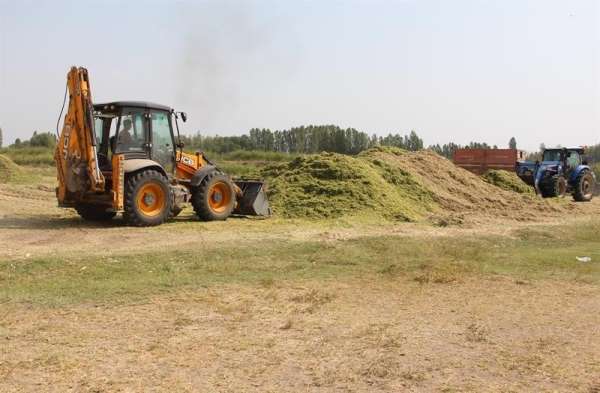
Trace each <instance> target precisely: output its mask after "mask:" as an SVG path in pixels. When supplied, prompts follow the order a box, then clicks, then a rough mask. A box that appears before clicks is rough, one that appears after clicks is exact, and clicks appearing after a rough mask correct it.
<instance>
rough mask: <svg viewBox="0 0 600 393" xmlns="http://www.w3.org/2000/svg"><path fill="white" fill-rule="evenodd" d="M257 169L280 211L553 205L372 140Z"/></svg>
mask: <svg viewBox="0 0 600 393" xmlns="http://www.w3.org/2000/svg"><path fill="white" fill-rule="evenodd" d="M262 174H263V176H264V177H265V178H266V179H267V180H268V182H269V190H270V193H269V198H270V201H271V205H272V207H273V210H274V212H275V214H277V215H279V216H283V217H288V218H299V217H314V218H328V217H329V218H331V217H341V216H345V215H359V214H375V215H377V216H381V217H383V218H391V219H400V220H405V221H417V220H421V219H426V218H430V217H444V216H452V215H456V214H457V213H474V214H478V215H484V216H503V217H509V218H514V219H519V220H520V219H524V220H525V219H531V218H534V217H536V216H538V215H540V214H543V213H544V212H554V211H557V210H558V209H560V207H558V206H556V205H553V204H551V203H548V202H546V201H542V200H540V199H539V198H536V197H535V196H534V195H528V194H521V193H517V192H513V191H507V190H504V189H502V188H501V187H498V186H496V185H494V184H490V183H488V182H486V181H484V180H483V179H482V178H481V177H479V176H477V175H474V174H472V173H470V172H468V171H466V170H464V169H462V168H459V167H457V166H455V165H454V164H453V163H452V162H450V161H449V160H447V159H445V158H443V157H441V156H439V155H438V154H436V153H434V152H431V151H419V152H408V151H404V150H401V149H396V148H387V147H377V148H373V149H370V150H367V151H365V152H363V153H361V154H359V155H358V156H346V155H341V154H335V153H322V154H316V155H310V156H304V157H299V158H297V159H295V160H293V161H291V162H289V163H285V164H279V165H274V166H271V167H268V168H266V169H265V170H263V173H262Z"/></svg>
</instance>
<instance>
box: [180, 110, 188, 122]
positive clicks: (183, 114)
mask: <svg viewBox="0 0 600 393" xmlns="http://www.w3.org/2000/svg"><path fill="white" fill-rule="evenodd" d="M181 120H183V122H184V123H185V122H186V121H187V113H185V112H181Z"/></svg>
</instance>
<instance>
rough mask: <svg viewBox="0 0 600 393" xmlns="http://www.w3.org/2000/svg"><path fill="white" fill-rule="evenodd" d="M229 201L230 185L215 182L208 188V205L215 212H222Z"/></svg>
mask: <svg viewBox="0 0 600 393" xmlns="http://www.w3.org/2000/svg"><path fill="white" fill-rule="evenodd" d="M230 203H231V187H229V184H227V183H225V182H222V181H220V182H217V183H215V184H213V185H212V186H211V187H210V189H209V190H208V205H209V206H210V208H211V209H212V210H213V211H215V212H217V213H223V212H224V211H225V210H227V207H228V206H229V204H230Z"/></svg>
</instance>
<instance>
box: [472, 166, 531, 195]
mask: <svg viewBox="0 0 600 393" xmlns="http://www.w3.org/2000/svg"><path fill="white" fill-rule="evenodd" d="M482 177H483V180H485V181H486V182H488V183H490V184H493V185H495V186H497V187H500V188H502V189H503V190H506V191H513V192H518V193H520V194H533V193H534V191H533V188H532V187H530V186H529V185H527V184H525V183H524V182H523V180H521V179H520V178H519V176H517V174H516V173H514V172H508V171H503V170H495V169H490V170H488V171H487V172H486V173H484V174H483V176H482Z"/></svg>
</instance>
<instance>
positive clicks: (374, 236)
mask: <svg viewBox="0 0 600 393" xmlns="http://www.w3.org/2000/svg"><path fill="white" fill-rule="evenodd" d="M564 203H566V204H571V202H569V201H565V202H564ZM594 217H595V218H594ZM598 217H600V200H598V199H597V200H596V201H594V202H593V203H589V204H578V206H577V207H576V208H573V209H562V211H561V212H557V213H556V215H555V216H549V215H545V216H544V217H543V218H540V219H539V220H529V221H526V222H522V221H514V220H513V221H511V220H491V219H490V218H489V216H481V217H480V216H478V215H477V213H476V212H470V213H468V214H466V215H465V216H464V219H463V220H461V223H460V224H459V225H454V224H452V223H451V222H450V223H444V224H443V225H432V224H431V223H410V224H409V223H394V222H388V221H385V222H381V221H380V220H377V219H374V218H360V219H359V218H355V219H339V220H326V221H301V220H283V219H277V218H275V219H269V220H254V219H230V220H228V221H227V222H224V223H202V222H199V221H197V220H195V219H193V217H192V215H191V212H190V211H188V210H186V211H184V213H183V214H182V216H181V217H178V219H177V220H175V221H174V222H172V223H169V224H167V225H163V226H161V227H157V228H146V229H140V228H129V227H125V226H123V225H122V224H121V223H120V221H119V220H114V221H113V222H111V223H107V224H102V225H95V224H89V223H85V222H83V221H81V220H80V219H79V218H78V217H77V216H76V215H75V214H74V213H72V212H70V211H68V210H61V209H58V208H56V207H55V199H54V194H53V180H52V178H51V177H49V176H47V177H43V178H42V179H41V180H40V181H38V182H36V183H35V184H0V274H1V275H0V287H2V290H1V291H0V295H2V296H0V340H1V341H2V344H1V345H0V392H4V391H6V392H43V391H49V392H65V391H73V392H138V391H139V392H141V391H165V392H175V391H190V392H192V391H193V392H239V391H245V392H282V391H285V392H296V391H297V392H306V391H310V392H321V391H322V392H339V391H342V392H344V391H347V392H402V391H407V392H429V391H432V392H438V391H439V392H459V391H460V392H463V391H469V392H512V391H515V392H529V391H560V392H588V393H592V392H600V339H599V337H600V267H599V266H600V247H598V246H600V233H598V231H595V230H596V229H598V228H600V226H599V224H600V219H598ZM548 228H549V229H548ZM585 228H592V229H593V230H591V231H590V230H588V231H586V230H585ZM562 241H564V242H565V247H560V244H558V245H556V243H560V242H562ZM566 243H569V247H567V246H566ZM413 244H414V245H415V247H417V245H418V247H419V248H417V250H418V252H416V251H413V250H412V248H413V247H412V245H413ZM440 244H441V245H442V246H443V247H442V246H440ZM453 244H458V245H460V247H458V248H460V249H456V248H453ZM463 244H465V245H466V246H464V247H463V246H462V245H463ZM538 244H539V246H538ZM505 245H509V247H505ZM542 245H543V246H542ZM286 247H289V248H286ZM439 247H442V248H441V249H439ZM552 247H555V248H552ZM282 249H285V250H288V249H289V250H292V251H290V252H289V255H288V253H287V251H286V252H283V251H279V250H282ZM381 249H385V250H384V251H378V250H381ZM429 249H431V250H433V251H431V252H429V251H427V250H429ZM492 249H493V250H492ZM511 249H512V251H511ZM169 250H173V252H175V251H177V253H176V255H177V258H180V259H181V261H177V263H181V264H183V263H187V262H192V259H194V257H191V256H190V255H192V256H195V255H197V256H198V258H199V259H202V258H209V257H211V256H212V257H211V258H214V256H215V255H217V256H218V255H219V254H223V255H224V256H223V259H222V260H221V259H219V260H218V261H214V263H213V261H209V262H210V263H213V264H209V265H206V266H205V265H199V266H200V267H199V268H197V269H196V270H191V271H192V272H193V274H194V275H197V276H199V277H200V276H204V277H207V280H208V281H202V282H196V281H194V280H193V278H191V279H189V281H186V282H180V281H177V277H176V276H177V275H180V276H183V275H184V273H186V274H187V272H189V271H190V270H185V269H187V268H184V267H181V266H180V265H175V262H174V261H172V259H173V258H172V257H171V256H170V255H171V253H170V251H169ZM232 250H233V251H232ZM181 252H183V254H181ZM375 252H381V254H376V255H372V254H373V253H375ZM580 253H581V255H584V254H585V255H590V256H591V257H592V261H591V262H589V263H588V265H585V266H584V265H582V264H581V263H579V264H578V262H577V261H576V259H575V257H576V256H579V255H580ZM293 254H296V255H293ZM305 255H307V257H305ZM113 257H114V258H120V259H124V261H125V262H124V265H122V266H121V265H119V266H118V267H110V268H106V267H105V265H106V263H107V262H106V260H108V259H110V258H113ZM127 258H131V260H132V261H133V259H135V258H138V259H139V258H142V259H143V263H147V265H146V266H149V267H148V269H150V268H151V267H150V266H152V269H154V267H153V266H163V267H164V268H165V269H166V270H168V271H166V272H165V273H164V274H168V275H169V276H168V277H169V279H170V280H171V281H169V282H168V283H167V284H166V285H163V286H161V288H160V290H158V289H157V290H154V289H152V288H150V289H148V288H147V287H142V286H143V285H147V286H150V284H148V283H145V280H146V278H145V277H146V276H141V277H142V278H141V279H139V280H141V281H142V282H141V283H140V282H139V280H138V281H137V284H136V285H139V286H140V287H128V285H129V284H128V283H127V282H129V281H123V280H124V279H123V277H119V280H120V281H117V284H115V285H117V286H119V285H121V286H122V288H117V289H121V290H122V291H121V292H119V291H118V290H115V289H114V288H113V287H110V288H111V289H110V290H111V291H113V292H111V296H108V297H107V296H104V295H103V294H102V293H96V292H93V291H92V292H90V294H87V295H86V296H85V297H79V295H77V294H76V293H75V292H77V291H79V287H76V288H75V290H76V291H75V292H73V287H71V286H69V285H68V283H66V282H65V281H61V280H62V278H61V277H63V275H67V277H70V276H68V275H70V274H73V276H72V278H73V283H74V284H73V285H75V284H76V285H81V290H80V292H83V291H84V290H89V288H95V287H93V285H95V283H97V282H105V281H109V280H111V279H113V278H114V277H115V276H117V275H125V276H126V277H125V279H126V280H130V281H131V282H136V281H135V278H136V275H137V274H138V273H139V272H138V273H135V274H134V273H132V271H131V270H127V269H128V267H127V261H128V260H127ZM144 258H146V259H144ZM536 258H537V259H536ZM305 259H306V260H305ZM533 259H536V260H537V261H538V262H536V263H538V264H536V265H535V266H534V265H531V266H530V265H529V264H528V262H523V263H522V265H521V261H529V260H533ZM563 259H564V261H563ZM146 260H147V262H144V261H146ZM257 261H266V262H264V265H261V263H262V262H257ZM405 261H410V263H408V262H407V264H406V265H404V264H403V263H404V262H405ZM132 263H133V262H132ZM167 263H171V264H170V265H168V264H167ZM250 263H253V264H255V266H256V265H258V266H257V267H256V269H258V270H256V271H250V270H248V271H244V272H245V273H244V274H246V275H250V274H251V275H252V277H246V276H243V277H241V278H239V279H235V280H233V279H228V278H227V277H223V276H224V274H223V272H226V273H231V274H230V275H231V276H235V277H238V273H239V272H238V270H240V269H241V270H243V269H245V268H246V264H250ZM327 263H328V264H329V265H327V266H325V265H326V264H327ZM532 263H533V262H532ZM156 264H159V265H156ZM63 265H64V269H67V268H68V269H71V270H68V271H67V272H66V273H65V271H63V270H62V269H63ZM313 265H314V267H313ZM97 266H104V267H103V268H102V269H104V270H98V271H97V272H96V271H95V270H94V269H96V267H97ZM111 266H112V265H111ZM136 266H137V265H136ZM172 266H177V269H181V270H174V271H173V270H172ZM307 266H308V267H307ZM322 266H324V267H322ZM409 267H410V268H409ZM480 267H481V268H480ZM167 268H168V269H167ZM98 269H99V267H98ZM219 269H228V270H223V271H222V270H219ZM234 269H235V270H234ZM294 269H296V270H294ZM319 269H321V270H319ZM332 269H334V270H332ZM449 269H450V270H449ZM452 269H454V270H452ZM297 271H300V272H301V273H298V272H297ZM72 272H77V274H74V273H72ZM87 272H90V274H91V272H95V273H94V274H93V275H90V276H89V277H88V276H85V274H88V273H87ZM332 272H333V273H334V274H332ZM338 273H340V274H338ZM342 273H343V274H342ZM212 277H217V278H218V280H215V281H214V282H212V281H211V280H212ZM49 283H54V287H52V288H50V287H48V285H50V284H49ZM152 283H154V282H152ZM161 283H162V284H164V283H163V282H162V281H161ZM152 285H154V284H152ZM140 288H143V290H142V289H140Z"/></svg>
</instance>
